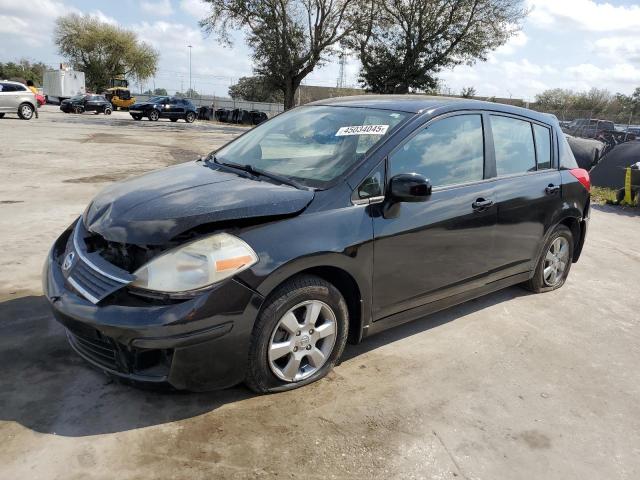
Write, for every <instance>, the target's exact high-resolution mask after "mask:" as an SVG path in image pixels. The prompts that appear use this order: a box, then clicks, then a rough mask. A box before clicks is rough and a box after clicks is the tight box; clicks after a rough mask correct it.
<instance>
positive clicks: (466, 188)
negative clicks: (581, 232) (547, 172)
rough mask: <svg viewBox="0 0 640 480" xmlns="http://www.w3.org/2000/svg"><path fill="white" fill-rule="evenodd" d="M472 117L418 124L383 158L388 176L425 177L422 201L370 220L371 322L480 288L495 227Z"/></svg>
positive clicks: (476, 117)
mask: <svg viewBox="0 0 640 480" xmlns="http://www.w3.org/2000/svg"><path fill="white" fill-rule="evenodd" d="M485 152H486V148H485V133H484V127H483V116H482V114H480V113H472V114H457V115H450V116H447V117H444V118H441V119H437V120H435V121H433V122H431V123H429V124H428V125H427V126H426V127H420V128H419V129H418V130H417V131H416V132H414V134H412V136H411V137H410V138H409V139H408V140H406V141H405V142H404V143H403V144H401V145H400V146H399V147H398V148H397V149H396V150H395V151H394V152H392V153H391V154H390V155H389V157H388V161H387V162H388V163H387V183H388V180H389V179H390V178H392V177H393V176H394V175H398V174H403V173H418V174H421V175H423V176H424V177H426V178H427V179H429V180H430V182H431V185H432V187H433V190H432V194H431V196H430V197H428V198H427V200H426V201H423V202H416V203H406V202H403V203H394V202H392V201H390V199H389V198H387V199H386V201H385V203H384V204H383V205H382V206H381V210H382V212H381V214H380V215H375V216H374V219H373V224H374V251H375V253H374V273H373V312H372V314H373V320H374V321H376V320H380V319H383V318H385V317H389V316H391V315H394V314H397V313H401V312H405V311H408V310H411V309H413V308H416V307H420V306H422V305H426V304H427V303H430V302H433V301H436V300H440V299H442V298H446V297H448V296H450V295H455V294H457V293H460V292H462V291H464V290H468V289H470V288H473V287H475V286H481V285H484V283H485V280H486V277H487V274H488V271H489V270H490V268H491V265H490V259H491V258H492V253H493V244H494V241H493V237H494V230H495V228H496V222H497V209H496V206H495V205H494V203H493V202H494V201H495V200H494V198H495V193H494V186H493V182H492V181H491V180H486V177H487V176H488V175H486V174H485V172H486V171H492V170H491V168H487V167H486V161H485V157H486V155H485Z"/></svg>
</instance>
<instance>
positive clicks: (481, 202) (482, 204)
mask: <svg viewBox="0 0 640 480" xmlns="http://www.w3.org/2000/svg"><path fill="white" fill-rule="evenodd" d="M491 205H493V200H485V199H484V198H479V199H477V200H476V201H475V202H473V203H472V204H471V208H473V209H474V210H475V211H476V212H481V211H482V210H486V209H487V208H489V207H490V206H491Z"/></svg>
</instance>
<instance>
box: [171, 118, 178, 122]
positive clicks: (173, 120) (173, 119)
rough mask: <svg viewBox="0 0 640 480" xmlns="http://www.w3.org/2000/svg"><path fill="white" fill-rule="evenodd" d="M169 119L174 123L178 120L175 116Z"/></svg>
mask: <svg viewBox="0 0 640 480" xmlns="http://www.w3.org/2000/svg"><path fill="white" fill-rule="evenodd" d="M169 120H171V121H172V122H174V123H175V122H177V121H178V119H177V118H170V119H169Z"/></svg>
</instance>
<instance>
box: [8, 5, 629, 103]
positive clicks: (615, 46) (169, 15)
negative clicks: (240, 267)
mask: <svg viewBox="0 0 640 480" xmlns="http://www.w3.org/2000/svg"><path fill="white" fill-rule="evenodd" d="M524 1H525V4H526V6H527V7H528V9H529V10H530V13H529V15H528V17H527V19H526V20H525V21H524V23H523V25H522V30H521V32H520V33H519V34H518V35H516V36H514V37H513V38H512V39H511V40H510V41H509V42H508V43H507V44H506V45H503V46H502V47H500V48H498V49H497V50H495V51H494V52H492V53H491V54H490V55H489V58H488V60H487V61H486V62H480V63H476V64H474V65H471V66H468V65H461V66H458V67H456V68H454V69H451V70H445V71H443V72H441V74H440V78H441V79H442V80H443V81H444V83H445V85H446V86H447V88H448V89H449V91H450V93H453V94H457V93H459V92H460V90H461V89H462V88H464V87H474V88H475V89H476V91H477V93H478V95H481V96H487V97H490V96H496V97H513V98H522V99H524V100H527V101H533V100H534V98H535V95H536V94H537V93H540V92H541V91H543V90H545V89H548V88H569V89H574V90H588V89H590V88H592V87H597V88H606V89H608V90H610V91H612V92H622V93H626V94H629V93H631V92H632V91H633V90H634V89H635V88H636V87H639V86H640V2H639V1H638V0H635V1H634V0H609V1H608V2H603V1H595V0H524ZM71 12H76V13H83V14H90V15H94V16H97V17H98V18H100V19H101V20H103V21H105V22H109V23H113V24H117V25H120V26H122V27H125V28H128V29H132V30H134V31H135V32H136V33H137V34H138V36H139V37H140V39H142V40H144V41H145V42H148V43H149V44H151V45H152V46H154V47H155V48H156V49H157V50H158V51H159V52H160V61H159V66H158V73H157V75H156V76H155V78H153V79H149V80H148V81H147V82H146V83H145V84H143V85H142V88H143V89H146V88H154V86H155V87H164V88H166V89H167V90H169V92H170V93H172V92H173V91H176V90H186V89H187V88H188V87H189V48H188V47H187V46H188V45H191V46H192V49H191V54H192V58H191V62H192V63H191V65H192V67H191V78H192V80H191V81H192V85H193V88H195V90H197V91H198V92H200V93H205V94H215V95H219V96H226V95H227V89H228V87H229V85H231V84H233V83H235V81H237V79H238V78H239V77H241V76H247V75H251V72H252V69H251V57H250V49H249V48H248V47H247V45H246V44H245V41H244V36H243V32H241V31H239V32H236V33H235V34H234V35H233V39H234V44H233V47H232V48H228V47H223V46H221V45H219V44H218V43H217V41H216V39H215V38H213V37H207V36H206V35H204V34H203V32H202V30H201V29H200V28H199V26H198V20H200V19H201V18H203V17H205V16H206V15H207V12H208V8H207V6H206V4H204V3H203V2H201V1H200V0H94V1H88V0H25V1H19V0H0V61H2V62H7V61H16V60H19V59H20V58H27V59H30V60H35V61H43V62H45V63H46V64H48V65H51V66H52V67H53V66H57V65H58V64H59V63H60V62H61V61H63V59H62V58H61V57H60V56H59V55H58V54H57V51H56V47H55V45H54V44H53V42H52V31H53V26H54V21H55V19H56V17H58V16H59V15H64V14H67V13H71ZM345 70H346V78H345V80H346V84H347V85H348V86H357V80H358V70H359V65H358V61H357V59H356V58H350V57H349V58H348V59H347V64H346V69H345ZM338 71H339V66H338V63H337V60H336V59H333V60H329V61H328V62H327V63H326V64H325V65H324V66H322V67H321V68H317V69H316V70H315V71H314V72H313V73H312V74H311V75H309V76H308V77H307V78H306V80H305V82H304V83H305V84H307V85H323V86H335V85H336V81H337V77H338Z"/></svg>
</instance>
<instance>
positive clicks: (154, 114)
mask: <svg viewBox="0 0 640 480" xmlns="http://www.w3.org/2000/svg"><path fill="white" fill-rule="evenodd" d="M159 118H160V114H159V113H158V111H157V110H151V111H150V112H149V120H151V121H152V122H157V121H158V119H159Z"/></svg>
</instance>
